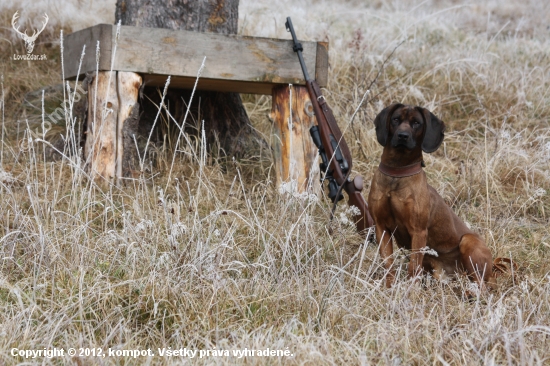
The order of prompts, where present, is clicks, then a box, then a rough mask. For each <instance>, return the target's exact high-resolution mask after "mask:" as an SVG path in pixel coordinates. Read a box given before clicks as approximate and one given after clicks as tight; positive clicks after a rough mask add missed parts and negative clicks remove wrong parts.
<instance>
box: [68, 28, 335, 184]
mask: <svg viewBox="0 0 550 366" xmlns="http://www.w3.org/2000/svg"><path fill="white" fill-rule="evenodd" d="M98 42H99V50H100V52H99V57H96V48H97V47H98ZM302 44H303V47H304V51H303V54H304V58H305V60H306V65H307V67H308V70H309V72H310V75H315V77H316V79H317V81H318V82H319V84H320V85H321V86H326V84H327V77H328V44H327V43H325V42H302ZM84 45H85V46H86V51H85V55H84V57H83V60H82V64H81V65H79V60H80V59H81V54H82V49H83V47H84ZM113 56H114V57H113ZM205 57H206V59H205ZM203 60H205V66H204V69H203V71H202V74H201V76H200V79H199V81H198V84H197V89H199V90H214V91H223V92H238V93H253V94H267V95H269V94H271V95H272V97H273V99H272V102H273V103H272V105H273V107H272V115H271V117H272V118H273V121H274V126H275V134H276V136H275V138H274V139H273V143H272V148H273V150H274V155H275V166H276V176H277V182H278V184H280V183H282V182H286V181H290V180H295V181H296V182H297V185H298V189H299V190H300V191H304V190H305V189H306V188H307V187H308V185H316V182H317V181H318V176H315V177H314V179H312V180H310V175H311V174H312V169H313V170H316V169H317V160H316V157H317V151H316V148H315V146H314V144H313V142H312V140H311V138H310V136H309V128H310V127H311V126H312V125H314V124H315V118H314V115H313V109H312V107H311V101H310V99H309V96H308V93H307V90H306V88H305V86H304V79H303V74H302V70H301V68H300V65H299V63H298V59H297V56H296V54H295V53H294V52H293V50H292V42H291V41H290V40H281V39H271V38H256V37H244V36H237V35H222V34H214V33H199V32H189V31H180V30H169V29H156V28H139V27H130V26H121V27H120V31H119V34H118V36H117V27H116V26H114V25H109V24H99V25H96V26H94V27H91V28H86V29H83V30H81V31H78V32H75V33H72V34H69V35H68V36H67V37H66V39H65V41H64V66H65V77H66V78H67V79H75V78H76V77H77V76H78V77H79V79H80V80H82V78H83V75H84V74H85V73H93V75H94V76H93V77H94V81H93V82H92V84H91V85H92V87H91V88H90V92H89V93H88V117H87V118H88V120H87V126H88V127H87V131H86V133H87V137H86V143H85V148H84V154H85V156H86V158H87V159H88V160H89V162H90V168H91V172H92V173H94V174H95V175H96V176H99V177H102V178H104V179H107V180H108V181H112V180H116V181H118V180H119V179H121V178H123V177H122V167H121V161H122V154H123V153H124V149H128V148H135V147H134V146H124V143H123V136H122V135H123V133H122V131H123V128H124V123H125V121H126V120H127V119H128V118H129V116H130V115H131V111H132V108H133V106H134V105H135V104H136V103H138V94H139V88H140V87H141V85H142V84H143V83H146V85H151V86H164V85H165V83H166V79H167V77H168V76H170V77H171V81H170V87H172V88H185V89H192V88H193V86H194V84H195V81H196V78H197V72H198V70H199V69H200V67H201V64H202V63H203ZM96 70H98V72H97V73H96ZM95 79H97V80H95ZM96 83H97V86H98V87H97V95H95V84H96ZM289 84H292V87H289ZM290 103H292V107H291V106H290ZM106 111H107V113H106ZM291 111H292V113H291ZM206 123H208V121H206Z"/></svg>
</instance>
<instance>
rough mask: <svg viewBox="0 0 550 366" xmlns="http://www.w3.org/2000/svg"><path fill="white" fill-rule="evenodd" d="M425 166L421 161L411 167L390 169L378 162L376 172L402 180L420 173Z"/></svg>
mask: <svg viewBox="0 0 550 366" xmlns="http://www.w3.org/2000/svg"><path fill="white" fill-rule="evenodd" d="M425 166H426V165H424V160H421V161H419V162H417V163H414V164H411V165H406V166H400V167H391V166H388V165H386V164H384V163H382V162H380V165H378V170H380V172H381V173H382V174H385V175H388V176H390V177H393V178H404V177H410V176H411V175H415V174H418V173H420V172H421V171H422V168H423V167H425Z"/></svg>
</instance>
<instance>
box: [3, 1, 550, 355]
mask: <svg viewBox="0 0 550 366" xmlns="http://www.w3.org/2000/svg"><path fill="white" fill-rule="evenodd" d="M80 3H81V2H74V4H73V6H75V7H76V9H78V4H80ZM39 4H41V5H44V6H46V7H47V6H49V2H45V1H44V2H39ZM92 5H93V3H92ZM13 9H14V8H9V9H8V11H5V12H3V13H2V19H4V17H5V18H6V19H7V23H6V22H5V21H3V23H2V24H3V26H4V24H6V25H5V26H6V27H7V28H8V30H9V20H10V19H11V15H12V14H13V12H14V10H13ZM37 9H38V8H37ZM92 13H93V12H92ZM6 14H8V15H6ZM94 14H97V12H96V13H94ZM549 14H550V11H549V5H548V4H547V3H546V2H544V1H542V0H538V1H537V0H533V1H524V2H521V3H517V4H516V2H514V1H512V0H506V1H493V2H491V1H489V2H485V3H484V4H470V3H467V2H462V1H438V2H435V1H434V2H429V1H428V2H408V1H391V2H390V1H377V2H372V5H369V6H367V5H363V1H342V2H329V1H326V2H323V1H305V0H304V1H296V0H294V1H286V0H284V1H278V2H268V1H255V2H252V1H243V0H241V7H240V28H239V29H240V30H239V31H240V33H242V34H246V35H257V36H268V37H285V38H288V34H287V33H286V32H285V30H284V19H285V17H286V16H287V15H290V16H292V19H293V23H294V26H295V28H296V31H297V32H298V34H299V36H300V37H301V38H303V39H319V40H324V39H326V40H328V41H329V42H330V63H331V68H330V75H329V85H328V87H327V89H326V95H327V99H328V101H329V103H330V105H331V106H332V107H333V109H334V111H335V114H336V116H337V118H338V120H339V122H340V126H341V127H342V128H343V129H344V128H347V129H346V138H347V139H348V144H349V145H350V146H351V148H352V152H353V157H354V167H355V170H356V173H359V174H362V175H363V176H364V177H366V180H367V181H368V180H369V179H370V177H371V174H372V169H374V167H375V166H376V165H377V163H378V161H379V160H378V159H379V155H380V153H381V147H380V146H378V144H377V142H376V139H375V134H374V129H373V126H372V120H373V118H374V116H375V115H376V113H378V112H379V111H380V110H381V109H382V107H383V106H385V105H388V104H389V103H391V102H394V101H399V102H405V103H410V104H419V105H422V106H426V107H428V108H429V109H431V110H432V111H433V112H434V113H435V114H437V115H438V116H439V117H441V118H442V119H443V120H444V121H445V123H446V124H447V133H446V137H445V143H444V145H443V146H442V147H441V148H440V149H439V150H438V151H437V152H436V153H434V154H432V155H429V156H426V157H425V160H426V163H427V168H426V169H425V170H426V173H427V175H428V179H429V181H430V184H432V185H433V186H434V187H435V188H436V189H437V190H438V192H439V193H440V194H441V195H442V196H443V197H444V199H445V200H446V201H447V202H448V204H449V205H451V206H452V208H453V209H454V210H455V212H457V214H458V215H459V216H460V217H462V218H463V219H464V220H465V221H466V222H468V224H469V225H471V226H472V227H473V228H474V229H475V230H477V231H478V232H479V233H480V234H481V235H482V236H483V237H484V238H485V239H486V241H487V243H488V245H489V247H490V248H491V250H492V252H493V254H494V256H505V257H512V258H513V259H514V260H515V261H516V263H517V264H518V265H519V270H518V271H517V272H514V273H513V275H512V274H510V275H505V276H503V277H500V278H499V290H498V291H497V292H496V293H494V294H491V295H489V296H482V297H480V298H478V299H476V300H475V301H472V302H469V301H466V300H465V299H464V297H463V293H464V291H463V290H464V289H465V288H467V287H468V286H469V284H468V282H467V281H465V280H464V279H460V280H458V281H455V282H452V281H450V282H445V283H439V282H435V281H433V280H431V279H427V280H426V281H424V283H423V284H422V285H415V284H412V283H411V282H409V281H408V280H407V279H406V278H405V274H404V273H401V278H400V280H399V281H398V283H397V285H396V286H395V287H393V288H391V289H386V288H385V287H384V281H383V279H384V271H383V268H382V263H381V261H380V258H379V257H378V256H377V250H376V247H375V245H373V244H367V243H364V242H363V239H362V238H361V237H360V236H358V235H357V234H356V233H355V232H354V228H353V226H352V225H350V214H349V210H347V207H346V206H345V205H343V204H340V205H339V207H338V211H337V215H336V217H337V220H336V221H335V222H333V223H332V224H331V223H329V210H330V206H329V205H328V202H327V200H326V199H325V198H322V197H321V198H319V199H314V198H312V197H309V198H305V197H302V196H299V195H294V196H293V195H291V194H287V193H284V192H283V193H280V191H279V187H275V185H274V179H273V176H274V174H273V169H272V167H271V162H270V160H269V159H258V158H254V154H255V152H253V151H252V152H251V156H250V159H249V160H247V159H244V160H242V161H236V162H230V163H225V164H223V165H218V164H216V160H215V159H213V158H210V157H205V156H201V155H200V153H199V152H200V151H201V145H200V141H199V142H197V145H195V146H193V149H191V148H190V147H185V145H182V146H184V147H183V148H184V149H189V150H188V151H187V152H188V153H187V154H182V156H181V158H178V159H177V160H176V161H177V164H176V166H175V169H174V171H173V172H172V175H171V177H172V179H171V181H170V182H168V181H167V176H168V170H169V168H170V164H168V163H165V162H170V161H171V159H172V156H171V155H170V153H169V152H164V153H161V154H160V158H159V160H158V161H159V165H160V166H159V167H153V171H146V173H145V175H144V176H143V177H141V178H137V179H135V180H133V181H131V182H130V183H129V184H127V185H126V186H123V187H116V186H111V187H109V188H108V189H99V188H98V187H97V186H96V185H95V183H93V182H92V181H90V180H89V179H88V177H87V175H86V174H85V173H84V172H83V171H82V170H81V169H80V165H79V161H78V158H77V157H74V156H70V154H69V153H68V154H69V156H68V158H66V159H62V160H60V161H56V162H48V161H47V160H46V159H45V155H44V151H45V150H44V147H45V145H44V143H42V142H39V141H34V142H32V143H30V144H29V143H28V142H25V141H23V142H24V143H21V141H14V140H13V139H12V137H13V136H14V134H13V128H14V126H15V125H16V124H15V121H14V120H15V119H16V118H21V115H20V114H19V113H18V111H19V110H20V107H21V103H22V102H23V100H24V96H25V94H26V93H27V92H28V91H32V90H35V89H38V88H39V87H41V86H46V85H53V84H56V83H59V82H60V79H59V74H60V72H59V67H60V65H59V62H58V61H56V60H58V59H59V51H58V49H57V48H56V47H55V46H54V47H51V48H48V44H46V42H45V40H44V42H43V43H42V44H37V48H36V51H35V53H47V54H48V58H49V61H48V62H47V63H46V62H44V63H42V64H40V63H38V62H36V63H27V62H15V61H11V60H9V59H8V57H9V55H7V56H6V54H3V55H1V56H0V57H1V59H2V63H3V64H2V65H1V66H0V67H1V69H0V70H1V73H2V74H3V84H2V90H0V93H1V94H0V95H2V97H1V98H2V99H1V100H2V104H1V106H2V110H1V112H2V115H0V118H2V120H1V122H2V125H3V126H5V127H6V129H5V131H4V132H3V133H2V145H1V151H2V156H1V159H2V160H1V165H0V198H1V199H0V364H7V365H11V364H16V363H18V362H24V361H29V360H24V359H22V358H17V357H13V356H11V353H10V352H11V349H12V348H13V347H17V348H19V349H43V348H50V347H63V348H65V349H67V348H69V347H74V348H80V347H90V348H92V347H96V348H97V347H101V348H102V349H104V350H107V349H108V348H109V347H111V348H113V349H136V348H139V349H147V348H151V349H152V350H153V351H154V352H155V353H157V354H158V351H157V348H163V347H171V348H172V349H178V348H184V347H186V348H188V349H189V348H192V349H197V350H208V349H211V350H212V349H214V348H216V349H217V350H225V349H227V350H234V349H239V350H242V349H244V348H248V349H266V348H268V347H269V348H270V349H280V350H284V349H286V348H287V347H288V349H289V350H290V351H291V352H292V354H293V355H294V356H293V357H290V358H285V357H281V358H265V357H248V358H241V359H238V358H235V357H221V358H213V357H209V358H203V359H198V357H197V358H195V359H194V360H193V361H192V362H193V363H198V364H213V363H216V364H228V365H229V364H296V365H298V364H391V365H398V364H404V365H408V364H421V365H423V364H442V365H446V364H454V365H458V364H468V365H469V364H508V365H515V364H539V365H544V364H548V363H549V362H550V351H549V346H550V305H549V304H550V266H549V265H548V261H547V258H548V255H549V253H550V233H549V231H548V221H549V219H548V214H549V213H550V192H549V190H550V173H549V168H550V166H549V165H550V126H549V117H550V66H549V55H550V41H549V36H550V31H549V30H548V28H547V25H548V24H550V19H549V17H550V15H549ZM50 19H53V17H52V16H51V15H50ZM83 22H84V21H83ZM94 22H95V20H94ZM105 22H112V19H106V20H105ZM62 24H64V23H63V22H62V21H60V23H58V25H62ZM6 32H7V31H6ZM52 32H53V31H52ZM8 38H9V37H8V33H5V36H4V38H3V39H4V40H5V41H4V43H6V44H7V43H8ZM50 40H51V39H50ZM403 41H404V42H403ZM10 42H12V43H11V45H10V46H9V47H12V48H10V49H12V51H10V52H13V49H16V50H20V51H18V52H20V53H22V52H23V51H21V50H22V44H20V43H17V42H13V41H10ZM401 42H403V43H402V44H401V45H400V46H399V47H398V48H397V49H396V50H395V53H394V55H393V56H392V57H391V58H390V59H389V61H388V62H387V63H386V65H385V67H384V68H383V70H382V72H381V73H380V76H379V77H378V79H377V80H376V82H375V83H374V84H373V85H372V86H370V84H371V82H372V80H373V79H374V77H375V76H376V75H377V73H378V71H379V70H380V69H381V65H382V63H383V61H384V59H385V58H386V57H387V55H389V54H390V53H391V52H392V50H393V49H394V48H395V47H396V46H397V45H399V44H400V43H401ZM369 86H370V89H369V90H370V92H369V94H368V100H367V102H366V104H365V106H364V107H363V108H361V109H360V110H359V112H358V114H357V116H356V118H355V119H354V122H353V125H349V126H348V122H349V121H350V120H351V117H352V114H353V113H354V112H355V109H356V108H357V106H358V105H359V103H360V101H361V99H362V98H363V96H364V95H365V93H366V92H367V89H368V88H369ZM245 100H246V107H247V110H248V111H249V114H250V117H251V119H252V122H253V124H254V126H255V127H256V128H257V129H258V130H259V131H260V132H262V133H263V134H264V135H265V136H266V138H269V135H270V134H271V133H272V131H271V125H270V122H269V119H268V117H267V113H268V112H269V111H270V108H271V102H270V99H269V98H268V97H265V96H245ZM2 116H3V117H2ZM32 118H35V119H36V116H34V117H33V116H28V119H29V120H30V121H31V122H32ZM205 122H206V126H208V125H207V124H208V121H205ZM68 125H70V124H68ZM182 141H183V140H182ZM67 151H70V150H67ZM253 158H254V159H253ZM367 191H368V187H367V188H366V190H365V192H367ZM396 256H397V260H396V263H397V265H404V264H406V261H407V253H406V252H398V253H397V254H396ZM43 361H44V363H45V364H61V363H63V364H70V363H76V364H82V365H86V364H103V363H105V364H147V363H149V364H176V363H178V364H179V363H181V362H182V361H185V360H184V359H182V358H180V357H172V358H162V357H155V358H152V359H148V358H138V359H135V360H134V359H131V358H123V357H106V358H93V357H84V358H80V359H77V358H74V359H73V358H71V357H65V358H62V359H61V360H59V359H51V360H50V359H38V360H32V362H34V363H42V362H43Z"/></svg>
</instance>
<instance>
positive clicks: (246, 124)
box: [115, 0, 262, 156]
mask: <svg viewBox="0 0 550 366" xmlns="http://www.w3.org/2000/svg"><path fill="white" fill-rule="evenodd" d="M238 6H239V0H192V1H190V0H117V5H116V12H115V19H117V20H118V19H120V20H121V23H122V25H132V26H139V27H153V28H169V29H182V30H191V31H198V32H215V33H223V34H236V33H237V22H238ZM197 57H200V56H197ZM206 64H208V60H206ZM197 71H198V70H197ZM161 92H162V91H161ZM144 95H145V97H144V98H142V100H141V102H142V110H143V114H142V115H141V117H140V123H139V130H140V131H135V132H137V133H136V135H141V136H143V133H146V134H148V131H147V130H149V129H150V128H152V124H153V121H154V118H155V116H156V114H157V107H156V106H155V105H154V104H156V105H157V106H158V105H159V102H160V96H159V92H158V90H156V89H153V88H149V89H148V88H145V90H144ZM189 96H190V93H189V91H187V92H185V91H176V90H170V92H169V93H168V95H167V96H166V98H165V101H164V102H165V103H164V104H165V105H166V106H167V107H168V106H169V107H170V112H171V115H172V116H173V117H174V118H175V119H176V120H177V122H178V123H181V122H182V120H183V116H184V115H185V109H186V108H187V103H188V101H189ZM184 101H185V102H184ZM199 103H200V104H199ZM190 108H191V112H193V115H192V118H189V117H188V119H187V120H186V127H187V128H193V127H194V129H195V131H196V130H197V127H200V125H201V121H202V120H204V123H205V130H206V135H207V143H208V146H209V149H210V150H211V151H212V150H213V149H212V148H213V147H219V148H221V149H223V150H224V151H225V153H226V154H227V155H228V156H243V155H244V154H245V153H246V152H247V151H248V152H249V151H250V148H251V145H252V144H258V142H260V143H262V142H261V141H262V140H261V138H260V137H259V135H258V134H257V133H256V132H255V130H254V129H253V128H252V126H251V125H250V121H249V119H248V116H247V114H246V111H245V109H244V107H243V105H242V101H241V97H240V95H239V94H238V93H221V92H206V91H200V92H197V93H196V94H195V96H194V98H193V101H192V105H191V106H190ZM163 116H166V113H164V111H163ZM159 123H160V121H157V125H159ZM164 127H166V124H165V125H164ZM168 128H169V129H170V130H171V131H172V132H175V130H177V128H171V127H168ZM198 131H200V128H198ZM167 135H168V136H167ZM173 136H174V135H172V137H173ZM176 136H177V134H176ZM170 138H171V136H169V132H167V130H166V128H163V126H160V129H158V130H157V131H155V133H154V135H153V139H154V141H155V140H156V142H159V143H161V142H163V141H165V140H169V142H170ZM218 143H219V146H216V145H217V144H218ZM138 145H140V144H138ZM172 146H173V141H172ZM134 150H135V147H134ZM214 150H215V149H214Z"/></svg>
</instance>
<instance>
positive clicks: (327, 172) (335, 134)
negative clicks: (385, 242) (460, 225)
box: [285, 17, 374, 235]
mask: <svg viewBox="0 0 550 366" xmlns="http://www.w3.org/2000/svg"><path fill="white" fill-rule="evenodd" d="M285 25H286V30H287V31H289V32H290V34H291V35H292V40H293V42H294V45H293V47H292V49H293V50H294V52H296V53H297V54H298V59H299V60H300V66H302V71H303V72H304V78H305V80H306V87H307V91H308V93H309V97H310V99H311V104H312V105H313V112H314V113H315V118H316V119H317V126H313V127H311V129H310V130H309V133H310V134H311V137H312V138H313V142H314V143H315V146H317V148H318V149H319V155H320V156H321V160H322V163H321V164H320V168H321V172H322V173H324V179H323V178H321V182H323V180H327V181H328V190H329V193H328V197H329V198H330V200H331V201H332V202H333V203H334V204H336V203H337V202H338V201H340V200H341V199H343V198H344V196H343V195H342V189H343V190H344V191H346V193H347V194H348V205H349V206H355V207H357V208H358V209H359V212H356V213H355V222H356V225H357V231H359V232H360V233H362V234H364V235H366V233H367V231H366V230H365V229H367V228H369V227H371V226H373V225H374V222H373V220H372V217H371V215H370V213H369V210H368V205H367V202H366V201H365V198H363V195H361V191H362V190H363V177H361V176H359V175H357V176H355V178H354V179H353V180H352V179H350V178H349V175H350V173H351V152H350V150H349V148H348V145H347V144H346V140H344V137H343V136H342V132H341V131H340V128H339V127H338V124H337V123H336V119H335V118H334V115H333V114H332V110H331V109H330V108H329V106H328V105H327V101H326V100H325V97H324V96H323V94H322V93H321V89H320V88H319V84H317V81H315V79H312V78H311V77H310V76H309V73H308V72H307V68H306V64H305V62H304V57H303V55H302V51H303V50H304V49H303V47H302V44H301V43H299V42H298V39H297V38H296V33H294V27H293V26H292V21H291V20H290V17H288V18H286V24H285Z"/></svg>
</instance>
